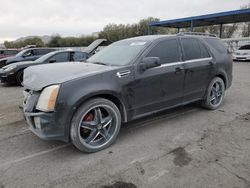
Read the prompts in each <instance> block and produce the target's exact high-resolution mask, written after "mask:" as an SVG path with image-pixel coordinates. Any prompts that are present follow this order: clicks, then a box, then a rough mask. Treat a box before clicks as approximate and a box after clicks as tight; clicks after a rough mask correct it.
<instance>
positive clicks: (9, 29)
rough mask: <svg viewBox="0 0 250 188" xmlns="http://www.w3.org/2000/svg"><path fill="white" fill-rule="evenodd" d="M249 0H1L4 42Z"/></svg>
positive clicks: (221, 7) (181, 14)
mask: <svg viewBox="0 0 250 188" xmlns="http://www.w3.org/2000/svg"><path fill="white" fill-rule="evenodd" d="M248 3H250V1H249V0H189V1H188V0H174V1H167V0H122V1H121V0H120V1H119V0H88V1H87V0H8V1H6V0H0V4H1V6H0V28H1V29H0V42H3V41H4V40H6V39H7V40H13V39H16V38H19V37H22V36H29V35H51V34H55V33H58V34H60V35H62V36H79V35H83V34H91V33H92V32H98V31H100V30H102V28H103V27H104V26H105V25H107V24H108V23H124V24H126V23H136V22H138V21H139V20H140V19H142V18H147V17H150V16H152V17H157V18H160V19H162V20H164V19H172V18H181V17H186V16H195V15H200V14H208V13H215V12H221V11H228V10H235V9H239V8H240V7H241V6H242V5H246V4H248Z"/></svg>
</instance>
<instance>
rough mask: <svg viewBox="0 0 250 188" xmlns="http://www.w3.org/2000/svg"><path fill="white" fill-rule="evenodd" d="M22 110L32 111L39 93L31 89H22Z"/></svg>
mask: <svg viewBox="0 0 250 188" xmlns="http://www.w3.org/2000/svg"><path fill="white" fill-rule="evenodd" d="M23 95H24V100H23V110H24V111H25V112H34V111H35V107H36V104H37V101H38V99H39V96H40V93H38V92H33V91H32V90H25V91H23Z"/></svg>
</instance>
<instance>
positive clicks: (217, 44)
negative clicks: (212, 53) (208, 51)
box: [204, 38, 227, 54]
mask: <svg viewBox="0 0 250 188" xmlns="http://www.w3.org/2000/svg"><path fill="white" fill-rule="evenodd" d="M204 40H205V41H206V42H207V43H208V44H209V45H210V46H211V47H212V48H213V49H215V50H216V51H217V52H218V53H221V54H227V48H226V46H225V44H224V43H223V42H222V41H221V40H220V39H217V38H205V39H204Z"/></svg>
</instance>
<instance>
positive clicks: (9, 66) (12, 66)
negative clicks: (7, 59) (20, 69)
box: [3, 65, 17, 72]
mask: <svg viewBox="0 0 250 188" xmlns="http://www.w3.org/2000/svg"><path fill="white" fill-rule="evenodd" d="M16 67H17V66H16V65H8V66H4V67H3V70H4V72H9V71H12V70H13V69H15V68H16Z"/></svg>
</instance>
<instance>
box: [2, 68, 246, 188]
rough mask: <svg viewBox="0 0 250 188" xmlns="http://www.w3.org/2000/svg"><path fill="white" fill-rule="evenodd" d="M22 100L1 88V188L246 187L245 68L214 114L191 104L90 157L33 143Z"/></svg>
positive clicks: (125, 133)
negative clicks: (22, 112)
mask: <svg viewBox="0 0 250 188" xmlns="http://www.w3.org/2000/svg"><path fill="white" fill-rule="evenodd" d="M21 101H22V88H21V87H13V86H0V188H3V187H10V188H13V187H105V188H109V187H111V188H120V187H131V188H135V187H148V188H152V187H156V188H158V187H160V188H161V187H192V188H195V187H226V188H230V187H250V63H235V64H234V81H233V86H232V87H231V88H230V90H228V91H227V93H226V98H225V101H224V104H223V105H222V107H221V108H220V109H219V110H216V111H207V110H204V109H202V108H200V107H199V106H198V105H195V104H193V105H188V106H185V107H181V108H177V109H174V110H169V111H165V112H163V113H160V114H157V115H154V116H151V117H149V118H144V119H140V120H138V121H135V122H133V123H130V124H126V125H124V126H123V128H122V130H121V133H120V135H119V137H118V140H117V141H116V143H115V144H114V145H112V146H111V147H110V148H108V149H106V150H104V151H101V152H98V153H94V154H85V153H81V152H79V151H78V150H77V149H75V148H74V147H73V146H72V145H70V144H64V143H61V142H53V141H43V140H41V139H39V138H38V137H36V136H35V135H34V134H33V133H32V132H31V131H29V130H28V128H27V127H26V125H25V122H24V121H23V120H22V116H21V113H20V112H19V109H18V107H17V106H18V104H20V103H21Z"/></svg>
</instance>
